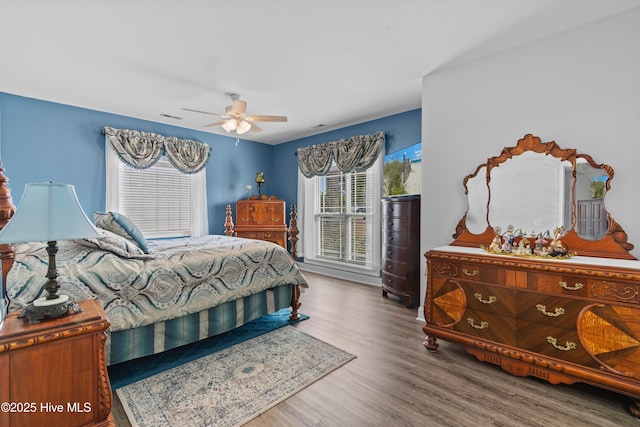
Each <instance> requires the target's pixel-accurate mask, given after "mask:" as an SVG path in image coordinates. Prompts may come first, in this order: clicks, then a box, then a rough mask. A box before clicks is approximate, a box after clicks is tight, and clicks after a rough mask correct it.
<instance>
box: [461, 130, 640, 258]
mask: <svg viewBox="0 0 640 427" xmlns="http://www.w3.org/2000/svg"><path fill="white" fill-rule="evenodd" d="M612 178H613V168H611V167H610V166H608V165H603V164H597V163H595V162H594V161H593V159H592V158H591V156H589V155H587V154H578V153H577V152H576V150H575V149H562V148H560V147H559V146H558V145H557V144H556V143H555V142H554V141H550V142H541V140H540V138H538V137H536V136H533V135H531V134H528V135H525V136H524V138H522V139H520V140H519V141H518V143H517V145H516V146H514V147H505V148H504V149H503V150H502V152H501V153H500V155H498V156H495V157H491V158H489V159H487V162H486V163H483V164H480V165H479V166H478V167H477V168H476V170H475V172H473V173H472V174H470V175H467V176H466V177H465V179H464V182H463V184H464V188H465V192H466V194H467V199H468V209H467V212H466V213H465V215H464V216H463V217H462V219H461V220H460V222H459V223H458V225H457V227H456V233H455V234H454V235H453V237H454V239H455V240H454V242H453V243H452V244H453V245H459V246H470V247H479V246H482V245H488V244H489V242H491V240H492V238H493V236H494V229H496V228H497V227H498V229H500V230H506V229H507V227H509V226H512V227H513V228H514V229H515V230H518V231H520V232H522V233H523V234H525V235H537V234H545V233H547V234H551V233H553V231H554V230H556V229H559V228H562V229H563V230H564V233H565V234H564V235H563V236H562V240H563V242H565V243H566V244H567V245H568V246H569V250H571V251H573V252H576V253H577V254H578V255H584V256H599V257H608V258H625V259H635V257H633V256H632V255H631V254H629V251H630V250H631V249H633V245H632V244H630V243H628V242H627V235H626V233H625V232H624V230H623V229H622V227H621V226H620V225H619V224H617V223H616V222H615V221H614V220H613V219H612V218H611V215H610V214H609V212H607V210H606V208H605V204H604V196H605V194H606V192H607V191H609V189H610V184H611V179H612Z"/></svg>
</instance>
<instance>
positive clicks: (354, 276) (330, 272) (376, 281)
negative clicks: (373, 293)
mask: <svg viewBox="0 0 640 427" xmlns="http://www.w3.org/2000/svg"><path fill="white" fill-rule="evenodd" d="M298 268H299V269H300V270H302V271H309V272H311V273H318V274H322V275H323V276H328V277H335V278H336V279H344V280H349V281H351V282H357V283H363V284H365V285H372V286H381V281H380V280H381V279H380V277H375V276H368V275H365V274H358V273H354V272H352V271H346V270H339V269H336V268H329V267H323V266H321V265H316V264H308V263H304V262H298Z"/></svg>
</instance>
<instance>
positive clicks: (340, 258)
mask: <svg viewBox="0 0 640 427" xmlns="http://www.w3.org/2000/svg"><path fill="white" fill-rule="evenodd" d="M379 159H382V156H380V157H379ZM381 165H382V161H381V160H378V161H376V163H375V164H374V165H373V166H372V167H371V168H369V169H367V170H366V171H362V172H349V173H344V172H341V171H340V170H339V169H338V168H337V167H335V165H334V166H333V167H332V168H331V170H330V171H329V173H328V174H327V175H325V176H314V177H312V178H303V179H304V180H305V190H304V193H305V196H306V197H305V199H306V200H305V206H304V226H305V228H304V233H305V234H303V239H304V240H303V244H304V257H305V263H306V262H309V263H312V264H319V265H323V264H324V265H332V266H334V267H335V266H339V267H340V268H345V269H347V270H353V271H357V272H359V273H365V274H371V275H378V274H379V270H380V188H381V186H382V182H381V179H382V173H381ZM300 176H302V175H300Z"/></svg>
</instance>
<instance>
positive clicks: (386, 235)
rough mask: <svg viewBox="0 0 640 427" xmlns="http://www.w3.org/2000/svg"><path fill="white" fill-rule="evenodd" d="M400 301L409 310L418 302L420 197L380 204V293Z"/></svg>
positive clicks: (387, 201)
mask: <svg viewBox="0 0 640 427" xmlns="http://www.w3.org/2000/svg"><path fill="white" fill-rule="evenodd" d="M387 292H390V293H392V294H394V295H397V296H399V297H402V298H403V301H404V305H405V306H406V307H407V308H411V307H413V306H414V305H417V304H419V302H420V197H419V196H405V197H389V198H386V199H383V201H382V294H383V295H385V296H386V295H387Z"/></svg>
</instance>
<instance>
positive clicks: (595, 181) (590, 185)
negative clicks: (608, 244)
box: [574, 158, 611, 240]
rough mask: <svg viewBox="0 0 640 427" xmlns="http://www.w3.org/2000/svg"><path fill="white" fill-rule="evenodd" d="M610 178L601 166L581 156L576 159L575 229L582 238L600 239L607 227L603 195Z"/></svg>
mask: <svg viewBox="0 0 640 427" xmlns="http://www.w3.org/2000/svg"><path fill="white" fill-rule="evenodd" d="M610 178H611V177H610V176H609V173H608V172H607V171H606V170H605V169H604V168H603V167H602V166H601V167H593V166H591V165H590V164H589V163H587V161H586V160H585V159H583V158H579V159H578V160H577V162H576V185H575V189H574V194H575V198H576V226H575V231H576V233H578V236H580V237H581V238H583V239H586V240H600V239H602V238H603V237H604V235H605V234H606V233H607V230H608V229H609V221H608V219H607V211H606V210H605V207H604V196H605V194H606V192H607V186H608V181H609V179H610Z"/></svg>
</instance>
